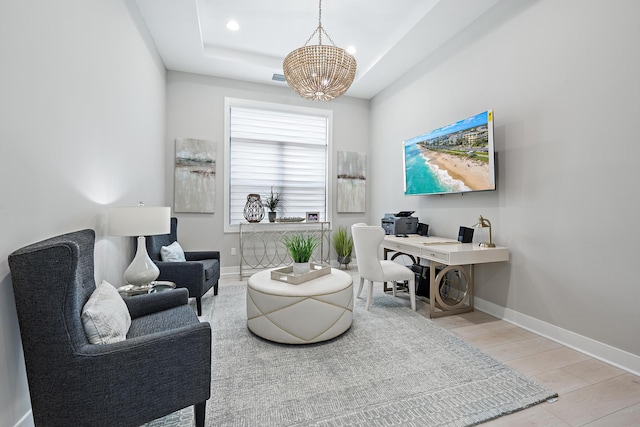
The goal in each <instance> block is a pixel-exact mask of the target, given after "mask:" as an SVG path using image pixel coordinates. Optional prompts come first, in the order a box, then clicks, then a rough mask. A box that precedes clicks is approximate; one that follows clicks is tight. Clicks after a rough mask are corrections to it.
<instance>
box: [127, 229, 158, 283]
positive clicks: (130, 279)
mask: <svg viewBox="0 0 640 427" xmlns="http://www.w3.org/2000/svg"><path fill="white" fill-rule="evenodd" d="M159 275H160V269H158V267H157V266H156V265H155V264H154V263H153V261H151V258H149V254H147V246H146V245H145V238H144V236H140V237H138V249H137V250H136V256H135V257H134V258H133V261H132V262H131V264H130V265H129V267H128V268H127V269H126V270H125V272H124V280H125V282H126V283H127V284H128V285H133V286H134V287H136V288H139V289H141V290H142V289H143V288H146V289H149V287H150V283H151V282H153V281H154V280H156V279H157V278H158V276H159Z"/></svg>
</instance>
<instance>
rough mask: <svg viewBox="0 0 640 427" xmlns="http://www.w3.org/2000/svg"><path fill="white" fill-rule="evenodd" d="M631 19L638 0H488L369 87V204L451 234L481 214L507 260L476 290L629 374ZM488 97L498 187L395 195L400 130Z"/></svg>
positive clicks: (463, 111) (636, 53)
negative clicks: (416, 59) (392, 78)
mask: <svg viewBox="0 0 640 427" xmlns="http://www.w3.org/2000/svg"><path fill="white" fill-rule="evenodd" d="M638 16H640V3H639V2H636V1H633V0H614V1H610V2H602V1H597V0H591V1H581V2H578V1H568V0H541V1H535V2H531V1H519V2H516V1H503V2H501V3H499V4H498V5H497V6H496V7H495V8H494V9H493V10H491V11H490V12H488V14H487V15H485V16H484V17H482V18H481V19H480V20H478V21H477V22H476V23H475V24H474V25H473V26H472V27H471V28H469V29H468V30H466V31H465V32H464V33H463V34H461V35H459V36H457V37H456V38H455V39H454V40H452V41H451V42H449V43H448V44H447V45H445V46H444V47H443V48H441V49H440V50H439V51H438V52H437V53H436V54H435V55H434V57H432V58H430V59H429V60H427V61H425V62H424V63H422V64H420V65H419V66H418V67H416V69H415V70H413V71H412V72H411V73H409V74H408V75H406V76H404V77H403V78H401V79H400V80H399V81H397V82H396V83H394V84H393V85H392V86H391V87H389V88H387V89H385V91H384V92H383V93H381V94H379V95H378V96H377V97H375V98H374V99H373V100H372V107H371V126H372V131H371V135H372V145H373V146H372V163H373V166H372V170H373V171H375V173H374V174H372V175H373V177H372V181H371V186H372V188H373V191H372V205H371V208H372V209H371V210H370V212H369V214H370V220H371V221H374V222H375V221H378V220H379V218H380V217H381V216H382V214H383V213H384V212H393V211H397V210H408V209H410V210H416V211H417V213H416V215H418V216H419V218H420V220H421V221H423V222H427V223H429V224H430V226H431V228H430V231H432V234H435V235H441V236H446V237H453V238H455V237H456V236H457V230H458V227H459V226H460V225H467V226H471V225H473V224H474V223H475V220H476V218H477V216H478V215H479V214H482V215H484V216H486V217H487V218H489V219H490V220H491V221H492V223H493V225H494V229H493V237H494V241H495V242H496V243H497V244H498V245H503V246H508V247H509V248H510V250H511V261H510V262H509V263H503V264H500V265H497V264H496V265H486V266H482V267H479V268H477V269H476V273H477V277H476V279H477V280H476V296H477V297H478V298H479V299H480V302H484V305H485V306H486V307H490V308H494V309H496V308H498V309H499V311H502V312H503V313H504V314H505V315H506V316H507V317H509V316H511V318H512V319H519V321H521V322H524V323H527V322H528V323H529V325H528V326H536V325H537V326H538V327H542V328H545V327H547V326H550V328H548V330H549V331H551V334H552V335H554V334H555V338H562V336H563V335H564V339H566V341H568V342H569V344H571V343H572V342H573V343H582V344H589V343H590V344H594V346H593V348H592V349H591V350H589V351H594V352H600V354H596V355H597V356H600V357H610V358H613V359H616V360H613V362H614V363H618V364H626V368H627V369H631V370H635V371H636V372H640V340H638V329H637V328H638V325H639V324H640V310H638V307H637V303H638V301H640V286H638V267H637V264H636V263H637V255H638V248H637V245H638V243H637V242H638V240H639V237H640V232H639V230H640V228H639V227H638V226H637V222H638V221H637V213H638V209H637V195H636V193H637V189H636V188H635V186H636V185H637V183H638V182H640V168H638V159H639V158H640V144H639V143H638V137H637V126H636V123H637V122H636V121H637V119H638V117H640V104H639V103H638V99H640V79H639V78H638V76H640V50H639V49H638V43H640V26H638V25H637V17H638ZM488 108H493V109H494V113H495V122H494V123H495V135H496V149H497V151H498V157H497V159H498V190H497V191H495V192H488V193H477V194H467V195H464V196H461V195H448V196H418V197H416V196H412V197H406V196H404V195H403V194H402V190H401V189H402V172H401V168H402V164H401V158H402V151H401V145H400V144H401V141H402V140H403V139H406V138H408V137H412V136H415V135H417V134H420V133H424V132H426V131H428V130H431V129H434V128H436V127H440V126H443V125H445V124H448V123H452V122H454V121H456V120H459V119H462V118H464V117H468V116H470V115H473V114H476V113H479V112H481V111H484V110H486V109H488ZM478 233H479V232H478V231H476V239H475V240H476V241H479V240H486V238H487V237H486V234H485V235H484V236H482V235H480V236H479V235H478ZM591 340H595V342H591ZM608 346H612V347H614V348H615V351H613V352H612V354H608V355H607V351H608Z"/></svg>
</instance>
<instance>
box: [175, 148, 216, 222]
mask: <svg viewBox="0 0 640 427" xmlns="http://www.w3.org/2000/svg"><path fill="white" fill-rule="evenodd" d="M215 191H216V145H215V144H214V142H213V141H210V140H206V139H191V138H177V139H176V165H175V173H174V206H173V210H174V211H175V212H191V213H213V212H214V207H215V195H216V192H215Z"/></svg>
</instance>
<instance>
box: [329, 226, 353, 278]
mask: <svg viewBox="0 0 640 427" xmlns="http://www.w3.org/2000/svg"><path fill="white" fill-rule="evenodd" d="M333 248H334V249H335V250H336V255H338V264H340V265H342V264H344V266H345V267H346V268H349V263H350V262H351V252H352V251H353V238H352V237H351V236H349V234H348V233H347V229H346V228H345V227H343V226H340V227H338V228H337V230H336V231H335V233H333Z"/></svg>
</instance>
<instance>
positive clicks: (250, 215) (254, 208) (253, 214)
mask: <svg viewBox="0 0 640 427" xmlns="http://www.w3.org/2000/svg"><path fill="white" fill-rule="evenodd" d="M243 213H244V218H245V219H246V220H247V221H249V222H260V221H262V218H264V206H262V200H260V195H259V194H249V195H247V203H246V204H245V205H244V212H243Z"/></svg>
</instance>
